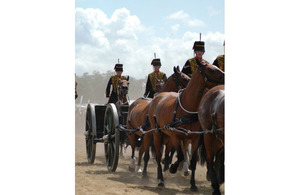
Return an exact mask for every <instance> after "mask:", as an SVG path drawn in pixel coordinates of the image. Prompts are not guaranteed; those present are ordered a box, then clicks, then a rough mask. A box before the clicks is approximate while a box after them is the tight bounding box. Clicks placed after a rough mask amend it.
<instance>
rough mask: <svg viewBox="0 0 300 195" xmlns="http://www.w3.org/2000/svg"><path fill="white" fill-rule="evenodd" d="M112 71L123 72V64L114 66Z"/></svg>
mask: <svg viewBox="0 0 300 195" xmlns="http://www.w3.org/2000/svg"><path fill="white" fill-rule="evenodd" d="M114 69H115V71H123V64H116V65H115V68H114Z"/></svg>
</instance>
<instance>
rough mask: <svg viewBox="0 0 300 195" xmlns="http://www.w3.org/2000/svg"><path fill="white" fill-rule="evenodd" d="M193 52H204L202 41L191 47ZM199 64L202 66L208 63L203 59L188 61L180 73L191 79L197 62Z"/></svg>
mask: <svg viewBox="0 0 300 195" xmlns="http://www.w3.org/2000/svg"><path fill="white" fill-rule="evenodd" d="M193 49H194V51H205V47H204V42H203V41H195V43H194V46H193ZM196 60H199V62H201V63H202V64H203V65H206V64H209V63H208V61H206V60H204V59H203V58H201V59H200V58H198V57H194V58H191V59H188V60H187V61H186V63H185V64H184V66H183V68H182V72H183V73H185V74H187V75H188V76H189V77H192V75H193V72H194V71H195V69H196V68H197V61H196Z"/></svg>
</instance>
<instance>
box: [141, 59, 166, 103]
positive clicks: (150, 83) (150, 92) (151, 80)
mask: <svg viewBox="0 0 300 195" xmlns="http://www.w3.org/2000/svg"><path fill="white" fill-rule="evenodd" d="M151 65H153V69H154V71H153V72H152V73H150V74H148V79H147V84H146V91H145V94H144V96H145V97H150V98H153V97H154V94H155V93H157V92H159V90H160V88H161V85H160V83H159V82H161V81H163V83H164V82H165V81H166V80H167V76H166V74H165V73H163V72H160V71H159V69H160V67H161V63H160V59H159V58H156V59H153V60H152V62H151Z"/></svg>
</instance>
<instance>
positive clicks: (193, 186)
mask: <svg viewBox="0 0 300 195" xmlns="http://www.w3.org/2000/svg"><path fill="white" fill-rule="evenodd" d="M198 144H199V137H196V138H194V139H193V140H192V151H191V152H192V159H191V161H190V169H191V171H192V174H191V180H190V184H191V188H190V189H191V191H193V192H196V191H198V188H197V186H196V184H195V170H196V165H197V160H198V156H197V152H196V151H197V149H198Z"/></svg>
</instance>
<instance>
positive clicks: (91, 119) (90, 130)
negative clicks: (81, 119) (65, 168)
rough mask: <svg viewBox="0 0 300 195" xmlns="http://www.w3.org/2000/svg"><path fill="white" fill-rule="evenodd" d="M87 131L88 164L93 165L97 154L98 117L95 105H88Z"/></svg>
mask: <svg viewBox="0 0 300 195" xmlns="http://www.w3.org/2000/svg"><path fill="white" fill-rule="evenodd" d="M85 131H86V132H85V143H86V157H87V161H88V163H90V164H93V163H94V161H95V154H96V143H95V142H94V138H95V132H96V116H95V106H94V105H93V104H88V106H87V110H86V120H85Z"/></svg>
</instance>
